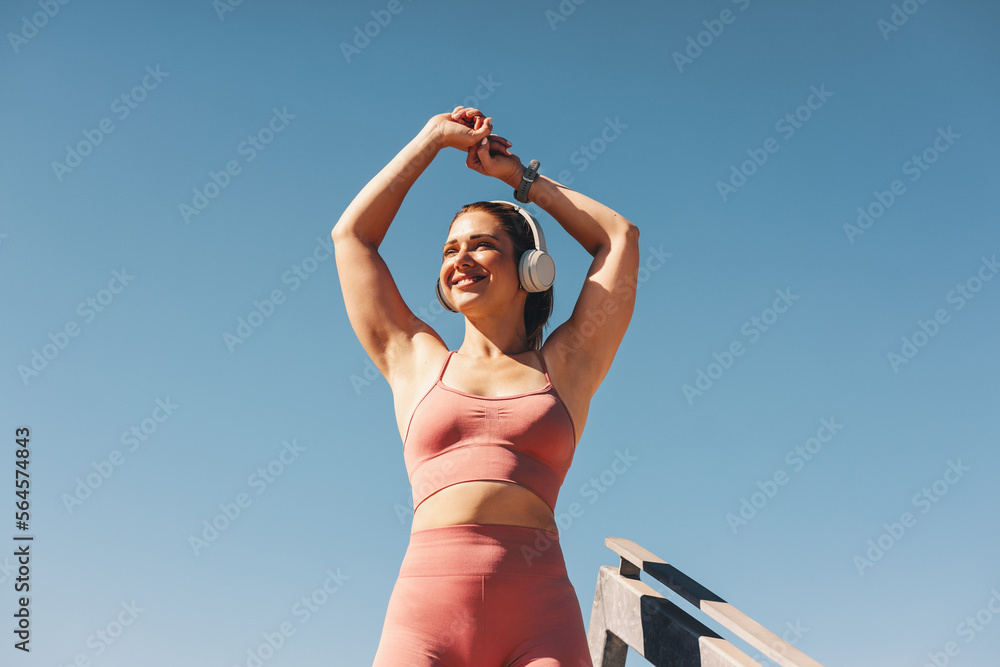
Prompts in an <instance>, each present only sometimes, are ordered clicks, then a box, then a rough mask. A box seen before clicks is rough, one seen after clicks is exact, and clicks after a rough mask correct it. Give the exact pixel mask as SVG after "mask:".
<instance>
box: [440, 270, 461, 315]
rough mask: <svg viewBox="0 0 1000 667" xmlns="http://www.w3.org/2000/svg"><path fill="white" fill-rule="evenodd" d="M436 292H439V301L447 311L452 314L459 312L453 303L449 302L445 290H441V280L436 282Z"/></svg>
mask: <svg viewBox="0 0 1000 667" xmlns="http://www.w3.org/2000/svg"><path fill="white" fill-rule="evenodd" d="M434 291H435V292H437V297H438V301H439V302H441V305H442V306H443V307H444V309H445V310H447V311H449V312H452V313H457V312H458V310H457V309H456V308H455V307H454V306H452V305H451V301H449V300H448V297H447V296H445V293H444V290H442V289H441V279H440V278H438V279H437V280H435V281H434Z"/></svg>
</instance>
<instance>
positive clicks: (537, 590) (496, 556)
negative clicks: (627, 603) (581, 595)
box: [373, 524, 593, 667]
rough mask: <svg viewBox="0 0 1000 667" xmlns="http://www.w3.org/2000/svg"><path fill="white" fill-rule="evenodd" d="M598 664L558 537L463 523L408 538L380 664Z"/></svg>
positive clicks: (377, 661) (534, 666) (449, 666)
mask: <svg viewBox="0 0 1000 667" xmlns="http://www.w3.org/2000/svg"><path fill="white" fill-rule="evenodd" d="M527 665H531V666H532V667H593V663H592V662H591V660H590V651H589V649H588V647H587V632H586V630H585V629H584V624H583V615H582V614H581V612H580V603H579V600H578V599H577V597H576V591H575V590H574V589H573V584H572V583H570V580H569V577H568V576H567V575H566V564H565V563H564V561H563V555H562V550H561V549H560V548H559V537H558V535H556V534H555V533H550V532H548V531H545V530H539V529H535V528H526V527H522V526H505V525H479V524H463V525H457V526H442V527H439V528H428V529H426V530H418V531H417V532H415V533H412V534H411V535H410V544H409V546H408V547H407V549H406V555H405V556H404V558H403V564H402V566H401V567H400V570H399V579H397V580H396V585H395V587H394V588H393V589H392V596H391V597H390V598H389V607H388V610H387V611H386V615H385V624H384V625H383V627H382V639H381V641H380V642H379V645H378V651H377V652H376V654H375V662H374V663H373V667H431V666H440V667H526V666H527Z"/></svg>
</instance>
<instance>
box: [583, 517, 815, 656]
mask: <svg viewBox="0 0 1000 667" xmlns="http://www.w3.org/2000/svg"><path fill="white" fill-rule="evenodd" d="M604 544H605V545H607V546H608V547H609V548H611V550H612V551H614V552H615V553H617V554H618V555H619V556H621V564H620V565H619V566H618V567H613V566H610V565H605V566H602V567H601V569H600V572H599V573H598V575H597V591H596V592H595V593H594V607H593V610H592V611H591V614H590V628H589V630H588V632H587V640H588V642H589V643H590V655H591V659H592V660H593V662H594V667H624V666H625V656H626V655H627V653H628V647H629V646H631V647H632V648H633V649H634V650H635V651H636V652H638V653H639V655H641V656H643V657H644V658H645V659H646V660H648V661H649V662H650V663H651V664H653V665H655V667H736V666H739V667H751V666H753V665H756V666H757V667H760V663H759V662H757V661H755V660H752V659H751V658H750V657H749V656H748V655H747V654H746V653H744V652H743V651H741V650H739V649H738V648H736V647H735V646H733V645H732V644H731V643H729V642H728V641H726V640H725V639H723V638H722V637H720V636H719V635H718V634H716V633H715V632H713V631H712V630H711V629H709V628H708V627H706V626H705V625H703V624H702V623H700V622H699V621H697V620H696V619H695V618H693V617H692V616H690V615H689V614H688V613H687V612H685V611H684V610H683V609H681V608H680V607H678V606H677V605H675V604H674V603H672V602H670V601H669V600H667V599H666V598H665V597H664V596H663V595H661V594H660V593H658V592H657V591H655V590H654V589H653V588H651V587H650V586H649V585H648V584H646V583H645V582H643V581H640V580H639V572H646V573H647V574H648V575H650V576H651V577H653V578H654V579H656V580H657V581H659V582H660V583H662V584H664V585H665V586H667V587H668V588H669V589H670V590H672V591H674V592H675V593H677V594H678V595H679V596H681V597H682V598H683V599H684V600H687V601H688V602H690V603H691V604H693V605H694V606H695V607H698V608H699V609H701V611H702V612H704V613H705V614H706V615H707V616H709V617H710V618H712V619H714V620H715V621H717V622H719V623H720V624H722V626H723V627H725V628H726V629H727V630H730V631H732V632H733V633H734V634H735V635H736V636H738V637H740V638H741V639H743V640H744V641H746V642H747V643H748V644H749V645H750V646H753V647H754V648H755V649H757V650H759V651H760V652H761V653H762V654H763V655H765V656H767V658H769V659H770V660H773V661H774V662H776V663H777V664H778V665H781V667H822V665H820V663H818V662H816V661H815V660H813V659H812V658H810V657H809V656H807V655H806V654H805V653H803V652H802V651H800V650H799V649H797V648H795V647H794V646H792V645H791V644H789V643H788V642H786V641H785V640H783V639H782V638H781V637H778V636H777V635H775V634H774V633H773V632H771V631H769V630H768V629H767V628H765V627H764V626H762V625H761V624H760V623H757V622H756V621H754V620H753V619H752V618H750V617H749V616H747V615H746V614H744V613H743V612H741V611H740V610H739V609H736V608H735V607H733V606H732V605H731V604H729V603H728V602H726V601H725V600H723V599H722V598H721V597H719V596H718V595H716V594H715V593H713V592H712V591H710V590H708V589H707V588H705V587H704V586H702V585H701V584H699V583H698V582H697V581H695V580H694V579H692V578H691V577H689V576H687V575H686V574H684V573H683V572H681V571H680V570H678V569H677V568H676V567H674V566H672V565H670V564H668V563H667V562H666V561H664V560H663V559H662V558H660V557H659V556H657V555H656V554H654V553H652V552H650V551H648V550H646V549H644V548H642V547H641V546H639V545H638V544H636V543H635V542H633V541H632V540H627V539H625V538H621V537H609V538H607V539H606V540H605V541H604Z"/></svg>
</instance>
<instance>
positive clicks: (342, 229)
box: [330, 218, 351, 245]
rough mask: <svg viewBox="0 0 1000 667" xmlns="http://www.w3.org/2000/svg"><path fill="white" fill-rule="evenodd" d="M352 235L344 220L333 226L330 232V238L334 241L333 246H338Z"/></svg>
mask: <svg viewBox="0 0 1000 667" xmlns="http://www.w3.org/2000/svg"><path fill="white" fill-rule="evenodd" d="M350 234H351V232H350V229H349V228H348V226H347V224H346V223H345V222H344V219H343V218H341V219H340V220H339V221H338V222H337V224H336V225H334V226H333V229H332V230H331V231H330V238H331V239H333V244H334V245H336V244H337V243H338V242H340V241H343V240H344V239H345V238H347V237H348V236H349V235H350Z"/></svg>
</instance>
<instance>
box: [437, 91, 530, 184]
mask: <svg viewBox="0 0 1000 667" xmlns="http://www.w3.org/2000/svg"><path fill="white" fill-rule="evenodd" d="M431 123H433V129H434V131H435V133H436V135H437V137H438V141H439V142H440V145H441V146H442V147H444V146H450V147H452V148H457V149H459V150H464V151H465V152H466V153H467V154H468V155H467V157H466V160H465V165H466V166H467V167H468V168H469V169H472V170H473V171H477V172H479V173H480V174H483V175H485V176H492V177H494V178H499V179H500V180H501V181H504V182H505V183H507V184H508V185H511V186H512V187H516V185H517V184H518V183H520V180H521V173H522V172H523V171H524V166H523V165H522V164H521V160H520V158H518V156H517V155H515V154H513V153H511V152H510V146H511V145H512V144H511V143H510V142H509V141H507V140H506V139H504V138H503V137H500V136H497V135H495V134H493V119H492V118H491V117H487V116H486V115H484V114H483V113H482V112H481V111H479V110H478V109H472V108H469V107H455V110H454V111H452V112H451V113H444V114H439V115H437V116H434V117H433V118H432V119H431Z"/></svg>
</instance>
